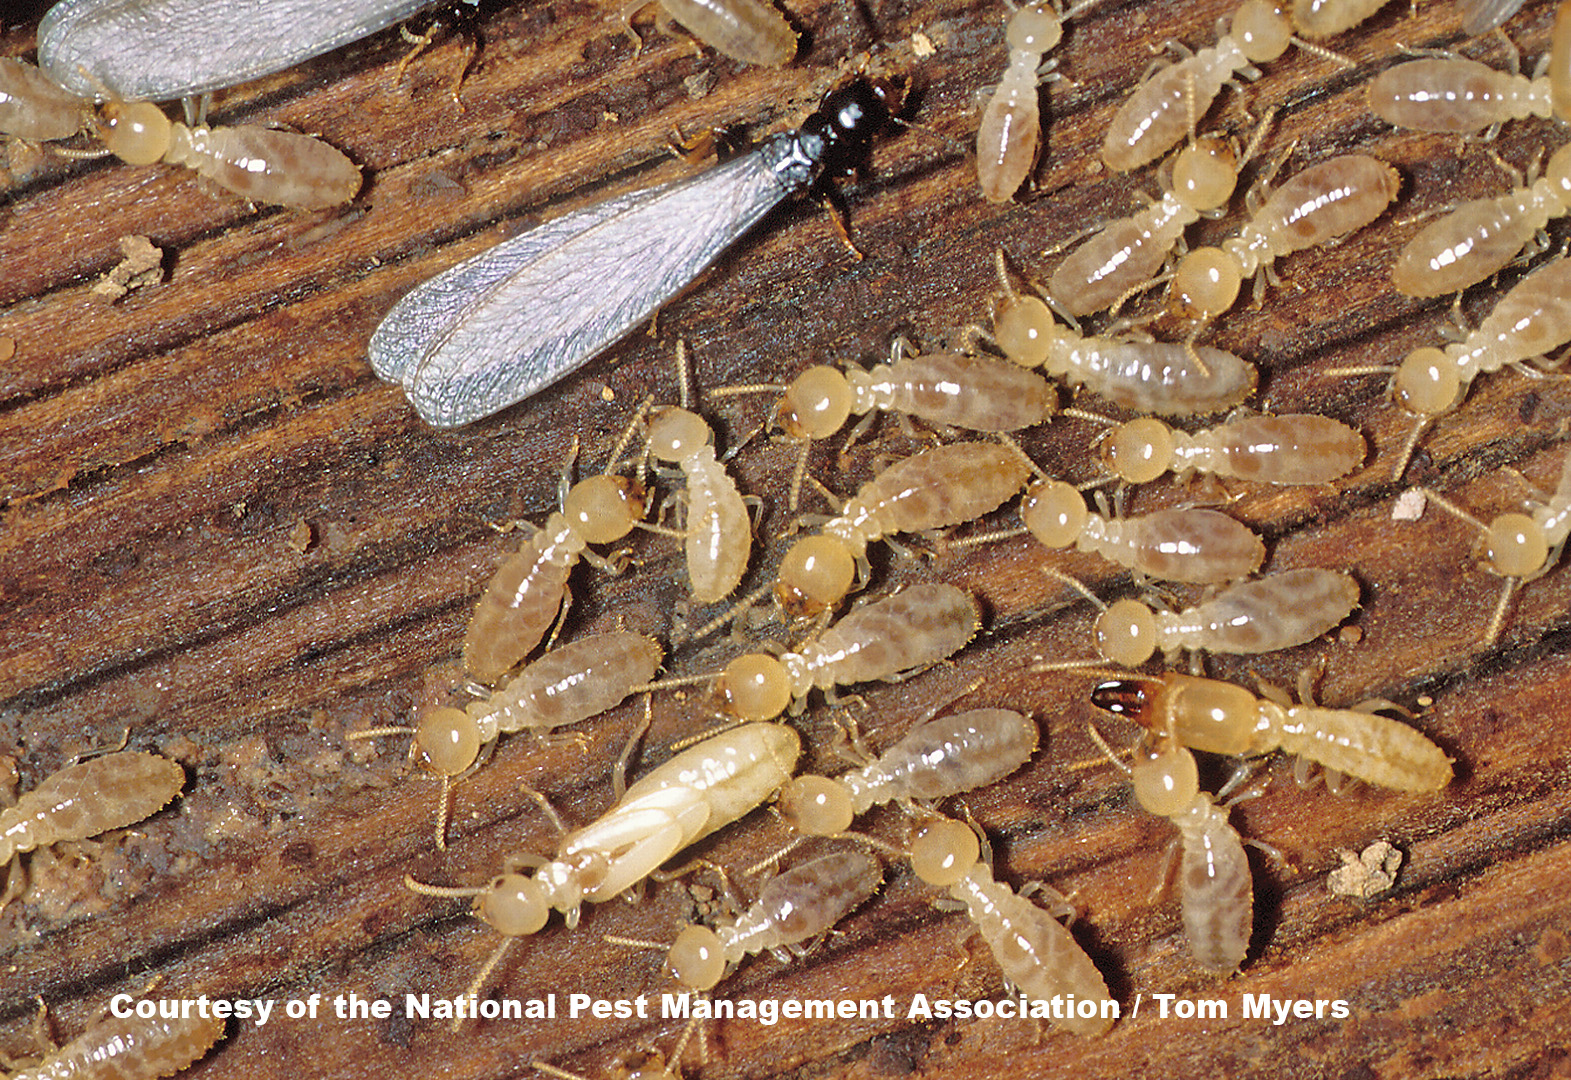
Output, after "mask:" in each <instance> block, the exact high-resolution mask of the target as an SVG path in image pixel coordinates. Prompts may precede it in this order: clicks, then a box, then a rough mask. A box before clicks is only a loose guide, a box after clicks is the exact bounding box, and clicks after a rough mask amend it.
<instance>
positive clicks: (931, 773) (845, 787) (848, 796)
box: [775, 709, 1038, 836]
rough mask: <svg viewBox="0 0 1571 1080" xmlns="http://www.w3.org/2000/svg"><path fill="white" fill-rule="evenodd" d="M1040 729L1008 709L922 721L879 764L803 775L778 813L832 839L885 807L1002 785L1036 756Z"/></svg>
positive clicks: (802, 829) (786, 791)
mask: <svg viewBox="0 0 1571 1080" xmlns="http://www.w3.org/2000/svg"><path fill="white" fill-rule="evenodd" d="M1037 738H1038V733H1037V727H1036V723H1035V721H1033V720H1032V719H1031V718H1030V717H1028V716H1023V715H1021V714H1020V713H1017V712H1014V711H1012V710H1009V709H973V710H971V711H970V712H963V713H955V714H953V715H950V716H941V717H937V718H935V719H932V720H928V721H926V722H924V723H921V724H918V725H917V726H916V727H914V728H912V729H911V730H910V731H909V732H907V733H906V734H905V736H904V737H903V738H901V739H900V741H898V742H896V743H895V744H894V745H893V746H891V747H890V748H889V749H888V750H885V751H884V752H883V753H882V754H880V755H879V756H878V758H877V760H874V761H870V762H868V763H867V764H866V765H864V766H863V767H862V768H860V769H853V770H851V771H850V772H848V773H842V774H841V775H839V776H835V777H829V776H814V775H804V776H798V777H796V778H795V779H793V780H791V781H789V782H788V783H787V784H786V785H785V786H784V787H782V788H781V789H780V798H779V800H778V801H777V803H776V804H775V805H776V809H777V810H778V811H779V812H780V817H781V820H783V821H784V822H785V823H786V824H787V825H789V826H790V827H791V828H792V829H794V830H796V831H797V832H799V833H803V834H806V835H808V836H833V835H835V834H836V833H842V832H845V831H846V830H847V829H849V828H850V827H851V821H852V819H853V818H855V817H856V816H857V815H859V814H863V813H865V812H867V811H868V810H869V809H871V808H872V807H873V806H875V805H877V804H879V803H886V802H893V801H895V800H901V801H906V800H911V799H943V798H947V797H949V796H950V795H959V794H961V793H962V792H966V791H973V790H975V789H976V788H980V787H986V786H987V785H989V784H992V783H995V782H996V781H998V780H1002V779H1003V778H1004V777H1006V776H1008V775H1009V774H1010V773H1012V772H1014V771H1015V770H1016V769H1018V768H1020V766H1022V765H1024V764H1025V763H1026V762H1027V761H1029V760H1030V759H1031V755H1032V754H1034V753H1036V745H1037Z"/></svg>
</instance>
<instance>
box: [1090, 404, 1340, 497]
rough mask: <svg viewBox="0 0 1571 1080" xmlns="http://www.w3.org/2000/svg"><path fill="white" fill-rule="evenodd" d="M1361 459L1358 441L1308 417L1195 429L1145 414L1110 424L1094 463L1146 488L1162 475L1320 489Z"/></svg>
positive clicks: (1331, 423)
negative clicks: (1097, 461) (1098, 460)
mask: <svg viewBox="0 0 1571 1080" xmlns="http://www.w3.org/2000/svg"><path fill="white" fill-rule="evenodd" d="M1363 461H1364V439H1363V436H1361V435H1359V433H1358V432H1356V431H1354V430H1353V429H1352V428H1350V427H1348V426H1347V425H1346V424H1343V423H1340V422H1338V421H1336V420H1332V419H1331V418H1330V417H1326V416H1315V415H1312V414H1309V413H1288V414H1286V415H1283V416H1243V417H1235V418H1233V419H1229V420H1228V421H1227V422H1226V423H1225V424H1222V425H1220V426H1218V427H1214V428H1206V429H1204V430H1202V431H1196V432H1184V431H1178V430H1175V429H1174V428H1171V427H1169V426H1168V425H1166V424H1164V423H1162V421H1160V420H1155V419H1152V418H1150V417H1145V418H1142V419H1139V420H1130V421H1129V422H1127V423H1124V424H1118V425H1117V426H1115V427H1114V428H1113V431H1112V433H1111V434H1110V435H1109V436H1108V437H1107V439H1106V440H1105V441H1104V442H1103V444H1102V464H1103V465H1104V466H1105V467H1106V468H1107V469H1108V471H1109V472H1110V473H1112V475H1114V476H1116V477H1118V478H1119V479H1120V480H1123V481H1125V482H1127V483H1131V484H1145V483H1149V482H1151V481H1152V480H1155V479H1156V478H1157V477H1159V476H1161V475H1162V474H1163V473H1165V472H1168V471H1172V472H1174V473H1176V474H1178V475H1179V476H1180V477H1183V476H1186V475H1188V474H1189V473H1191V472H1205V473H1212V474H1213V475H1216V476H1223V477H1229V478H1231V479H1236V480H1248V481H1252V482H1255V483H1262V484H1327V483H1330V482H1331V481H1332V480H1336V479H1338V478H1339V477H1342V476H1346V475H1347V474H1348V473H1350V472H1352V471H1353V470H1354V469H1356V468H1357V467H1358V466H1359V465H1361V464H1363Z"/></svg>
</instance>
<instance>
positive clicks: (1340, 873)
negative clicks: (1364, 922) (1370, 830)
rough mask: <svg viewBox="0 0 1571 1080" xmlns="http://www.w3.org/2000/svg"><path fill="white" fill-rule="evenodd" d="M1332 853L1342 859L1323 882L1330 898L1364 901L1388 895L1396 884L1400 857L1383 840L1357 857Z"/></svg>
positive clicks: (1343, 849) (1348, 852)
mask: <svg viewBox="0 0 1571 1080" xmlns="http://www.w3.org/2000/svg"><path fill="white" fill-rule="evenodd" d="M1336 853H1337V854H1338V855H1340V856H1341V857H1342V865H1341V866H1339V867H1337V868H1336V869H1335V870H1333V871H1331V873H1330V875H1329V876H1328V877H1327V878H1326V888H1327V889H1329V890H1330V891H1331V895H1332V896H1352V897H1356V898H1357V899H1359V900H1368V899H1370V898H1371V897H1374V896H1379V895H1380V894H1381V893H1383V892H1389V891H1390V890H1391V887H1392V886H1393V885H1395V884H1396V871H1397V868H1398V867H1399V866H1401V865H1402V853H1401V852H1400V851H1398V850H1397V849H1396V848H1394V847H1392V846H1391V845H1390V844H1388V843H1386V842H1385V841H1384V840H1376V841H1375V842H1374V843H1373V844H1370V845H1369V846H1368V847H1366V848H1365V849H1364V850H1363V851H1361V852H1358V853H1357V854H1354V853H1353V852H1351V851H1348V850H1347V849H1346V848H1337V851H1336Z"/></svg>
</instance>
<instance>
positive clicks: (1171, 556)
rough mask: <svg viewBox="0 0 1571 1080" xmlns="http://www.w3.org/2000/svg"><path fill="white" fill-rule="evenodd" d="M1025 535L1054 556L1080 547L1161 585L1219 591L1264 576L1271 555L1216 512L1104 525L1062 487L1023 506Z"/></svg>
mask: <svg viewBox="0 0 1571 1080" xmlns="http://www.w3.org/2000/svg"><path fill="white" fill-rule="evenodd" d="M1020 519H1021V521H1022V522H1024V524H1025V527H1026V530H1027V531H1028V532H1030V533H1031V535H1032V536H1034V537H1036V538H1037V540H1039V541H1040V542H1041V543H1042V544H1043V545H1045V546H1046V547H1050V548H1053V549H1055V550H1056V549H1058V548H1066V547H1071V546H1073V547H1076V548H1078V549H1079V550H1081V551H1089V552H1095V553H1096V554H1098V555H1101V556H1102V557H1103V558H1104V559H1108V560H1110V561H1112V562H1116V563H1118V564H1119V565H1120V566H1125V567H1128V568H1129V569H1131V570H1134V571H1135V572H1137V573H1141V574H1149V575H1150V576H1151V577H1154V578H1159V579H1160V580H1162V581H1184V582H1189V583H1192V584H1197V585H1210V584H1219V583H1221V582H1224V581H1233V580H1235V579H1237V578H1242V577H1248V576H1249V575H1250V574H1253V573H1254V572H1255V571H1256V570H1258V569H1260V564H1261V562H1263V561H1264V560H1265V554H1266V549H1265V545H1264V544H1263V543H1261V541H1260V538H1259V537H1258V536H1256V535H1255V534H1254V533H1253V532H1252V531H1251V530H1250V529H1249V527H1248V526H1247V525H1245V524H1243V523H1242V522H1240V521H1235V520H1234V519H1233V518H1230V517H1228V516H1227V515H1226V514H1223V513H1220V512H1218V511H1216V510H1204V509H1187V510H1158V511H1155V512H1154V513H1150V514H1137V515H1132V516H1129V517H1105V516H1103V515H1102V514H1098V513H1095V512H1093V511H1091V510H1089V509H1088V508H1087V507H1086V501H1085V496H1083V495H1082V494H1081V493H1080V492H1079V491H1077V490H1075V488H1074V487H1072V486H1071V485H1069V484H1066V483H1064V482H1063V481H1062V480H1047V481H1040V482H1038V483H1036V484H1033V485H1032V486H1031V488H1030V489H1029V490H1027V491H1026V497H1025V500H1024V501H1023V502H1022V503H1021V504H1020Z"/></svg>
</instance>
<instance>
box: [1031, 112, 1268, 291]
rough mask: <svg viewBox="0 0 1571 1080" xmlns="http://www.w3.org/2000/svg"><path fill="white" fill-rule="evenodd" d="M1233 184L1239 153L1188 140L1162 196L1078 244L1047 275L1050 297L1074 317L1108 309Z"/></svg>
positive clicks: (1222, 202)
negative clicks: (1048, 277) (1050, 273)
mask: <svg viewBox="0 0 1571 1080" xmlns="http://www.w3.org/2000/svg"><path fill="white" fill-rule="evenodd" d="M1237 183H1238V156H1237V154H1236V152H1235V151H1234V148H1233V147H1232V146H1231V145H1230V144H1229V143H1228V141H1227V140H1225V139H1220V138H1206V139H1200V140H1198V141H1196V142H1193V143H1190V144H1189V145H1187V146H1185V147H1184V148H1183V149H1182V150H1180V151H1179V152H1178V153H1177V155H1175V156H1174V158H1173V166H1172V173H1171V180H1170V182H1168V183H1167V184H1166V185H1165V187H1166V189H1167V190H1166V191H1165V192H1164V193H1163V195H1162V198H1161V199H1160V200H1158V201H1157V202H1154V203H1152V204H1151V205H1150V206H1147V207H1146V208H1145V209H1144V210H1141V211H1140V212H1138V213H1136V214H1133V215H1131V216H1130V217H1127V218H1120V219H1119V220H1117V221H1114V222H1112V223H1110V224H1108V225H1105V226H1103V227H1102V228H1101V229H1100V230H1099V231H1098V232H1097V233H1096V235H1094V236H1092V237H1091V239H1089V240H1087V241H1086V242H1085V243H1084V244H1082V245H1080V246H1079V247H1078V248H1076V249H1075V250H1074V251H1073V252H1072V253H1071V254H1070V255H1069V257H1068V258H1067V259H1065V260H1064V261H1063V262H1061V263H1059V264H1058V267H1057V268H1056V269H1055V270H1054V271H1053V276H1052V277H1051V278H1050V279H1048V283H1047V291H1048V295H1050V296H1051V297H1052V298H1053V302H1054V303H1055V304H1057V305H1058V306H1059V307H1060V308H1062V309H1063V310H1065V311H1067V312H1069V313H1070V314H1071V315H1075V316H1082V315H1090V314H1091V313H1093V312H1096V311H1101V310H1102V309H1103V308H1106V307H1111V306H1112V305H1113V304H1115V303H1117V302H1118V301H1120V300H1122V299H1124V298H1125V297H1127V296H1129V295H1130V294H1131V293H1132V292H1134V291H1135V290H1137V289H1139V288H1140V286H1141V285H1143V284H1145V283H1146V282H1148V281H1150V280H1151V279H1152V278H1154V277H1155V276H1156V275H1157V272H1158V271H1160V270H1161V269H1162V264H1163V263H1164V262H1166V261H1167V256H1168V253H1169V252H1171V251H1172V250H1173V245H1175V244H1176V243H1178V240H1179V238H1180V237H1181V236H1183V233H1184V229H1185V227H1186V226H1188V225H1190V224H1192V223H1193V222H1195V221H1198V220H1199V219H1200V218H1201V217H1202V216H1209V215H1213V214H1215V213H1217V212H1218V211H1220V210H1222V209H1224V208H1225V207H1226V206H1227V202H1228V200H1229V199H1231V198H1232V197H1233V188H1234V187H1235V186H1236V185H1237Z"/></svg>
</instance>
